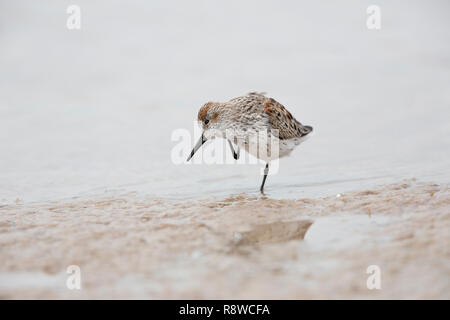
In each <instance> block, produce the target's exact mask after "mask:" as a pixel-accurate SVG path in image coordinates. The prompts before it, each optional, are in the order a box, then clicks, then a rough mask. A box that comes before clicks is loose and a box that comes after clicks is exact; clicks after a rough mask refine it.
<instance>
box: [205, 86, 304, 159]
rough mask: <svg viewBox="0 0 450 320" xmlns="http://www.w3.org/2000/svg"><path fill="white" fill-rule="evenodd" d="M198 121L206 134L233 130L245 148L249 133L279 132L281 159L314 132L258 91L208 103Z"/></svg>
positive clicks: (277, 103) (279, 104) (280, 105)
mask: <svg viewBox="0 0 450 320" xmlns="http://www.w3.org/2000/svg"><path fill="white" fill-rule="evenodd" d="M198 120H199V121H200V122H201V124H202V126H203V129H204V130H205V131H206V130H208V129H216V130H227V129H231V130H234V131H235V132H236V134H237V136H238V141H237V144H238V145H240V146H241V147H244V148H245V149H247V148H248V147H247V146H246V145H245V141H244V140H246V138H248V137H247V136H248V135H250V133H249V132H250V131H252V130H253V131H262V130H268V132H269V134H274V130H278V136H277V137H278V138H279V139H280V154H279V156H280V157H282V156H284V155H287V154H289V153H290V151H292V150H293V148H294V147H295V146H296V145H298V144H299V143H300V142H301V141H302V138H304V137H305V136H306V135H307V134H309V133H310V132H311V131H312V127H310V126H304V125H302V124H301V123H300V122H299V121H297V120H296V119H295V118H294V117H293V116H292V114H291V113H290V112H289V111H288V110H287V109H286V108H285V107H284V106H283V105H282V104H281V103H279V102H277V101H276V100H275V99H273V98H268V97H266V96H265V95H264V94H263V93H257V92H251V93H249V94H247V95H245V96H241V97H237V98H233V99H231V100H230V101H228V102H224V103H221V102H208V103H206V104H205V105H204V106H203V107H202V108H201V109H200V111H199V112H198ZM246 132H247V133H246ZM239 142H241V143H239Z"/></svg>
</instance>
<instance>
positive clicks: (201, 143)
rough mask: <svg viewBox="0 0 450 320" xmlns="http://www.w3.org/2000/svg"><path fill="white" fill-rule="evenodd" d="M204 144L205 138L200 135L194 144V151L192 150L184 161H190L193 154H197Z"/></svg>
mask: <svg viewBox="0 0 450 320" xmlns="http://www.w3.org/2000/svg"><path fill="white" fill-rule="evenodd" d="M205 142H206V138H205V136H204V135H203V134H202V136H201V137H200V139H198V141H197V143H196V144H195V147H194V149H192V151H191V154H190V155H189V157H188V158H187V160H186V161H189V160H191V158H192V157H193V156H194V154H195V153H196V152H197V150H198V149H200V147H201V146H202V145H203V144H204V143H205Z"/></svg>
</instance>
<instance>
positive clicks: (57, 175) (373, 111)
mask: <svg viewBox="0 0 450 320" xmlns="http://www.w3.org/2000/svg"><path fill="white" fill-rule="evenodd" d="M73 4H74V3H72V2H69V1H38V0H23V1H2V2H0V48H1V49H0V70H1V71H0V93H1V94H0V96H1V98H0V146H1V148H0V298H2V299H20V298H37V299H44V298H57V299H81V298H93V299H108V298H125V299H129V298H138V299H141V298H148V299H162V298H167V299H175V298H182V299H195V298H199V299H215V298H217V299H230V298H236V299H244V298H245V299H258V298H261V299H263V298H273V299H303V298H305V299H312V298H332V299H337V298H345V299H347V298H348V299H366V298H367V299H372V298H373V299H382V298H386V299H406V298H414V299H418V298H424V299H432V298H436V299H449V298H450V284H449V283H450V256H449V255H450V252H449V251H450V235H449V230H450V220H449V219H450V190H449V183H450V165H449V159H450V122H449V119H450V91H449V88H450V59H449V57H450V42H449V41H448V40H449V39H450V20H449V19H448V12H450V10H449V9H450V2H449V1H448V0H435V1H422V0H408V1H407V0H392V1H379V3H375V5H378V6H379V9H380V13H381V16H380V19H381V20H380V28H379V29H370V28H368V27H367V23H366V22H367V19H368V17H369V16H368V13H367V9H368V7H369V6H371V5H374V3H373V2H372V1H368V0H367V1H366V0H362V1H361V0H349V1H345V2H332V1H284V2H283V4H281V3H280V2H279V1H275V0H258V1H257V0H249V1H239V0H229V1H223V2H221V3H220V5H218V4H217V3H216V2H212V1H203V0H192V1H189V2H187V1H182V0H174V1H170V2H169V1H138V0H130V1H127V3H126V5H124V3H123V1H117V0H110V1H90V0H77V1H76V3H75V4H76V5H78V6H79V9H80V15H81V23H80V29H69V28H68V27H67V19H68V18H69V14H68V13H67V9H68V6H69V5H73ZM251 91H258V92H267V96H269V97H272V98H274V99H275V100H276V101H279V102H280V103H281V104H283V105H284V106H285V107H286V108H287V109H288V110H289V112H291V113H292V115H293V116H294V117H295V118H296V119H297V120H299V121H300V122H302V123H303V124H307V125H311V126H313V127H314V132H313V135H312V136H311V138H310V139H309V140H308V141H305V142H304V143H303V144H302V145H301V146H299V147H298V148H296V149H295V150H294V151H293V152H292V154H291V155H290V156H289V157H286V158H283V159H281V160H280V165H279V170H278V172H276V174H273V175H270V176H269V177H268V179H267V182H266V185H265V192H266V196H261V195H260V193H259V191H258V188H259V185H260V184H261V180H262V176H261V169H262V168H263V165H262V164H250V163H245V164H239V163H237V162H234V159H233V158H232V155H231V153H230V152H229V150H228V149H225V150H226V152H225V153H224V154H223V155H224V157H227V158H228V160H230V161H231V164H221V163H213V164H206V163H202V162H201V161H199V163H198V164H195V160H198V159H199V158H201V157H202V153H207V152H211V151H212V150H220V145H218V141H213V142H211V143H207V144H205V145H204V146H203V147H202V149H201V150H200V151H198V152H197V154H196V155H195V157H194V159H193V161H192V162H194V163H189V164H188V163H186V161H185V159H186V158H187V156H188V154H189V152H190V150H191V149H192V146H191V145H189V146H188V147H187V148H186V150H181V151H180V150H178V151H180V152H174V150H176V146H177V144H178V143H179V141H178V140H177V135H176V134H175V133H177V132H180V131H182V132H184V133H186V135H187V136H188V138H189V139H187V140H191V141H192V144H194V143H195V141H196V140H197V139H198V138H199V136H200V132H199V130H198V127H197V123H196V122H195V119H196V118H197V113H198V111H199V108H200V107H201V106H203V105H204V104H205V103H207V102H208V101H218V102H223V101H229V100H230V99H231V98H234V97H237V96H240V95H245V94H247V93H248V92H251ZM196 130H197V131H196ZM217 140H218V139H217ZM227 147H228V146H227ZM174 154H175V156H176V157H174ZM244 155H245V154H244V153H243V154H242V158H243V157H244ZM174 158H177V159H181V161H175V160H174ZM227 163H228V162H227ZM69 266H78V267H79V268H80V272H81V274H80V275H81V289H80V290H71V289H69V288H68V287H67V285H66V284H67V283H66V282H67V280H68V277H69V276H70V275H69V274H68V273H67V268H68V267H69ZM368 268H369V270H372V269H373V268H378V269H377V270H379V274H380V277H381V278H380V279H381V280H380V285H381V287H380V289H376V288H375V289H369V288H368V286H367V281H368V279H369V277H371V276H372V274H371V273H367V270H368Z"/></svg>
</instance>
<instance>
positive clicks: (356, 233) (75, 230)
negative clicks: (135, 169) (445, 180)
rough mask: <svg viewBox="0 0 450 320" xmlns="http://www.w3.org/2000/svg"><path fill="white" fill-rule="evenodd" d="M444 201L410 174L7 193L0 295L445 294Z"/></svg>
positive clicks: (448, 294) (448, 267)
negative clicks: (186, 195) (74, 276)
mask: <svg viewBox="0 0 450 320" xmlns="http://www.w3.org/2000/svg"><path fill="white" fill-rule="evenodd" d="M449 209H450V188H449V187H448V185H438V184H433V183H425V182H417V181H415V180H405V181H402V182H399V183H395V184H390V185H383V186H379V187H375V188H372V189H368V190H362V191H357V192H349V193H342V194H340V195H334V196H329V197H325V198H319V199H298V200H274V199H270V195H269V196H268V197H266V198H264V197H263V198H261V197H251V196H248V195H246V194H241V195H235V196H232V197H228V198H223V199H216V198H203V199H201V200H189V199H184V200H183V199H165V198H153V197H150V196H142V195H139V194H137V193H127V194H122V195H120V196H109V195H105V196H95V197H94V196H93V197H87V196H85V197H78V198H73V199H70V200H63V201H52V202H45V203H34V204H22V203H20V202H18V203H16V204H12V205H5V206H2V207H0V297H1V298H3V299H11V298H12V299H15V298H39V299H43V298H52V299H53V298H58V299H78V298H95V299H97V298H98V299H100V298H125V299H127V298H139V299H140V298H149V299H161V298H168V299H175V298H183V299H195V298H198V299H206V298H208V299H225V298H228V299H229V298H236V299H310V298H332V299H334V298H345V299H347V298H350V299H354V298H357V299H359V298H362V299H365V298H375V299H379V298H380V299H381V298H387V299H405V298H413V299H416V298H425V299H431V298H437V299H449V298H450V284H449V276H450V259H449V258H450V251H449V244H450V236H449V230H450V210H449ZM69 265H78V266H79V267H80V268H81V279H82V288H81V290H69V289H67V287H66V279H67V277H68V275H67V274H66V268H67V267H68V266H69ZM369 265H378V266H379V267H380V270H381V289H380V290H376V289H375V290H369V289H367V286H366V280H367V277H368V276H369V275H368V274H367V273H366V269H367V267H368V266H369Z"/></svg>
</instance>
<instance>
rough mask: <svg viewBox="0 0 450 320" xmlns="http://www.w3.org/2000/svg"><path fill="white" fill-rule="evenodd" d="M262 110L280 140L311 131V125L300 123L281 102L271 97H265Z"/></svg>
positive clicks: (297, 136) (299, 136)
mask: <svg viewBox="0 0 450 320" xmlns="http://www.w3.org/2000/svg"><path fill="white" fill-rule="evenodd" d="M264 112H265V113H266V114H267V116H268V118H269V124H270V126H271V127H272V129H276V130H278V132H279V138H280V139H281V140H285V139H293V138H301V137H303V136H306V135H307V134H308V133H310V132H311V131H312V127H310V126H304V125H302V124H301V123H300V122H298V121H297V120H296V119H295V118H294V117H293V116H292V114H291V113H290V112H289V111H288V110H287V109H286V108H285V107H284V106H283V105H282V104H281V103H279V102H277V101H276V100H274V99H272V98H266V100H265V102H264Z"/></svg>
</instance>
